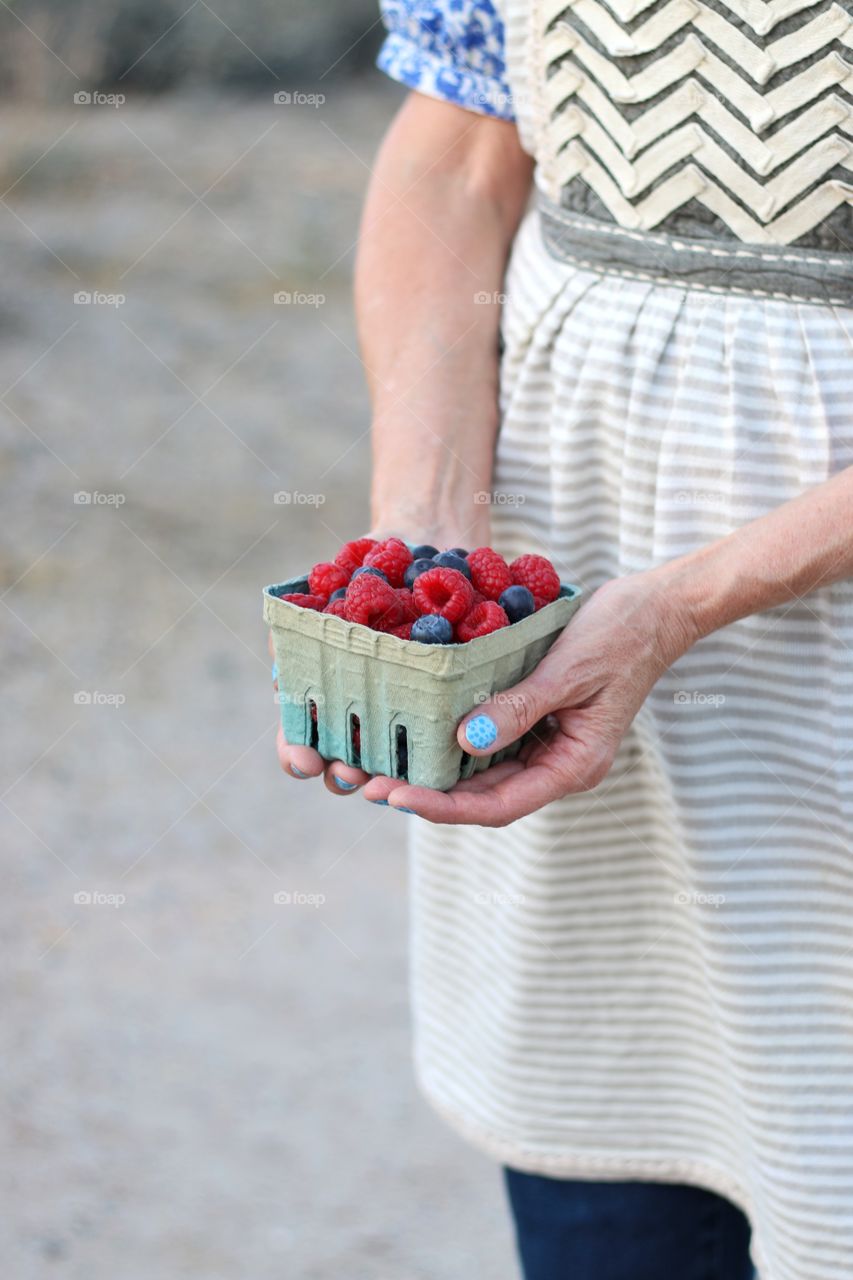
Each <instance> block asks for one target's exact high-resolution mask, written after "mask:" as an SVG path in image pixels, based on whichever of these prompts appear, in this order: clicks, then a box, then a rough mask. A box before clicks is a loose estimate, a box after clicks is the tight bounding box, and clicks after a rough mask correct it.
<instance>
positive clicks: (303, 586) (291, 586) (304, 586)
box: [285, 578, 311, 596]
mask: <svg viewBox="0 0 853 1280" xmlns="http://www.w3.org/2000/svg"><path fill="white" fill-rule="evenodd" d="M285 591H286V592H294V593H296V594H297V595H301V596H307V595H309V594H310V592H311V588H310V586H309V585H308V579H307V578H300V579H299V581H298V582H293V583H288V585H287V587H286V588H285Z"/></svg>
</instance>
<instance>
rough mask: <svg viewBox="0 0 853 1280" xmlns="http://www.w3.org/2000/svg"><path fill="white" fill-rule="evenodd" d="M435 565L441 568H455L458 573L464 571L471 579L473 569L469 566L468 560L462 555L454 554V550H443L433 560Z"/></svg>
mask: <svg viewBox="0 0 853 1280" xmlns="http://www.w3.org/2000/svg"><path fill="white" fill-rule="evenodd" d="M432 563H433V565H437V566H438V567H439V568H440V569H455V570H456V572H457V573H464V574H465V577H466V578H467V579H468V580H469V581H470V580H471V570H470V569H469V568H468V561H467V560H463V559H462V557H461V556H457V555H454V553H453V552H452V551H442V552H441V554H440V555H437V556H436V557H435V559H434V560H433V562H432Z"/></svg>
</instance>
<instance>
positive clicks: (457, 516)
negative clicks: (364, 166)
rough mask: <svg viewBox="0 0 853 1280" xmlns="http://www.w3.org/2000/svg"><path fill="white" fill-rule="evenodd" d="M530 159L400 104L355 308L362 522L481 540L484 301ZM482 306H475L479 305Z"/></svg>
mask: <svg viewBox="0 0 853 1280" xmlns="http://www.w3.org/2000/svg"><path fill="white" fill-rule="evenodd" d="M530 181H531V161H530V159H529V157H528V156H527V155H526V154H525V153H524V151H522V149H521V145H520V143H519V140H518V133H517V130H516V128H515V125H513V124H509V123H507V122H506V121H502V120H495V119H491V118H489V117H487V116H479V115H474V114H472V113H471V112H470V111H464V110H462V109H461V108H460V107H456V106H452V105H451V104H449V103H445V102H437V101H435V100H433V99H431V98H426V97H423V96H422V95H420V94H417V93H413V94H410V95H409V97H408V99H407V100H406V102H405V104H404V105H403V107H402V109H401V111H400V112H399V114H398V116H397V118H396V120H395V121H394V123H393V125H392V127H391V129H390V130H389V132H388V135H387V137H386V138H385V141H384V142H383V144H382V148H381V150H380V152H379V156H378V159H377V162H376V167H375V169H374V173H373V179H372V181H371V183H370V187H369V190H368V194H367V202H366V205H365V210H364V218H363V222H362V228H361V237H360V243H359V251H358V259H357V263H356V310H357V317H358V326H359V335H360V339H361V348H362V353H363V359H364V365H365V369H366V371H367V378H368V384H369V387H370V392H371V398H372V401H373V452H374V465H373V491H372V503H373V524H374V526H375V527H376V528H377V529H380V530H382V531H383V532H396V533H399V534H401V535H403V536H405V537H408V538H415V539H417V540H419V541H424V542H433V543H436V544H438V545H439V546H452V545H454V543H456V544H458V543H462V544H472V543H473V544H474V545H477V544H478V542H479V541H481V540H485V536H486V534H487V531H488V507H487V506H485V505H484V504H483V503H482V502H480V503H477V502H475V501H474V495H475V494H476V493H482V492H487V491H488V490H489V489H490V487H491V475H492V455H493V450H494V440H495V432H496V430H497V421H498V320H499V314H500V306H499V303H498V298H499V294H500V290H501V287H502V282H503V277H504V270H505V267H506V261H507V256H508V254H509V249H510V245H511V243H512V239H513V236H514V235H515V232H516V229H517V227H518V223H519V220H520V218H521V216H522V213H523V212H524V208H525V205H526V202H527V198H528V194H529V190H530ZM484 297H485V298H488V299H489V301H488V302H484V301H483V299H484Z"/></svg>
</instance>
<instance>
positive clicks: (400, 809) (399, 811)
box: [388, 804, 418, 817]
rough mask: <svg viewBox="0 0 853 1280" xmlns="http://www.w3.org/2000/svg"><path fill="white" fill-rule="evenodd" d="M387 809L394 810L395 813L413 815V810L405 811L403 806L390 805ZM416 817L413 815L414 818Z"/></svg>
mask: <svg viewBox="0 0 853 1280" xmlns="http://www.w3.org/2000/svg"><path fill="white" fill-rule="evenodd" d="M388 807H389V809H394V810H395V812H397V813H415V811H414V809H407V808H406V806H405V805H404V804H392V805H389V806H388ZM417 816H418V815H417V814H416V813H415V817H417Z"/></svg>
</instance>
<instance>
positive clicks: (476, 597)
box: [471, 587, 486, 609]
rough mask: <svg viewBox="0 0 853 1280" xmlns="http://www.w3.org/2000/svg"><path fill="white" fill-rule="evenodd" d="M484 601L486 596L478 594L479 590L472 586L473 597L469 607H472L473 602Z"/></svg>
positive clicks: (479, 602)
mask: <svg viewBox="0 0 853 1280" xmlns="http://www.w3.org/2000/svg"><path fill="white" fill-rule="evenodd" d="M485 601H486V597H485V596H482V595H480V592H479V591H478V590H477V589H476V587H475V588H474V599H473V600H472V601H471V608H472V609H473V608H474V605H475V604H484V603H485Z"/></svg>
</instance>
